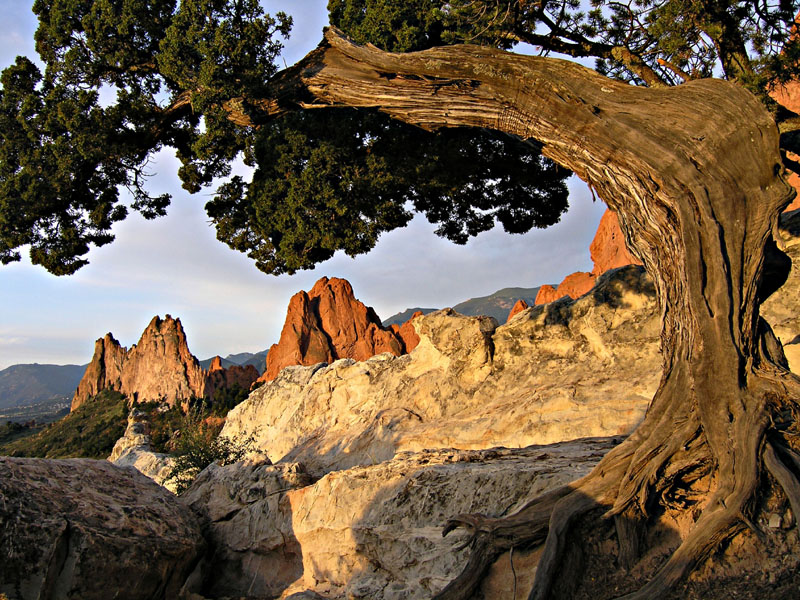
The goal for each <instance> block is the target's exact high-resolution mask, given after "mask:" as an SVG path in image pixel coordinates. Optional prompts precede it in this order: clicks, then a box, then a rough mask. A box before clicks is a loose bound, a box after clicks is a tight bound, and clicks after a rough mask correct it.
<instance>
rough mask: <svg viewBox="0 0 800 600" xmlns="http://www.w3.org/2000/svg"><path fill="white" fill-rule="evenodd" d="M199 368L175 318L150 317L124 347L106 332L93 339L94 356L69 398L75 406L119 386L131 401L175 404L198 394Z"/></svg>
mask: <svg viewBox="0 0 800 600" xmlns="http://www.w3.org/2000/svg"><path fill="white" fill-rule="evenodd" d="M204 388H205V371H204V370H203V368H202V367H201V366H200V363H199V362H198V360H197V358H195V356H194V355H193V354H192V353H191V352H189V346H188V344H187V342H186V333H185V332H184V331H183V325H181V321H180V319H173V318H172V317H171V316H170V315H167V316H166V318H164V319H161V318H160V317H153V319H152V320H151V321H150V323H149V324H148V326H147V327H146V328H145V330H144V332H143V333H142V337H141V338H140V339H139V343H138V344H136V345H135V346H133V347H132V348H131V349H130V350H126V349H125V348H123V347H122V346H120V344H119V342H117V341H116V340H115V339H114V337H113V336H112V335H111V334H110V333H109V334H107V335H106V336H105V337H104V338H101V339H99V340H97V342H95V350H94V356H93V357H92V361H91V362H90V363H89V366H88V367H87V368H86V372H85V373H84V375H83V379H81V381H80V383H79V384H78V389H77V390H76V392H75V395H74V397H73V398H72V410H75V409H76V408H78V407H79V406H81V405H82V404H83V403H84V402H86V401H87V400H88V399H89V398H91V397H92V396H94V395H95V394H97V393H99V392H101V391H103V390H116V391H119V392H121V393H123V394H125V395H126V396H128V398H130V399H131V400H132V401H134V402H146V401H148V400H166V401H167V402H168V403H169V404H175V403H176V402H179V401H181V400H188V399H189V398H191V397H197V398H202V397H203V393H204Z"/></svg>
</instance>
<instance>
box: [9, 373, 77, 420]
mask: <svg viewBox="0 0 800 600" xmlns="http://www.w3.org/2000/svg"><path fill="white" fill-rule="evenodd" d="M85 370H86V365H40V364H36V363H34V364H29V365H11V366H10V367H8V368H7V369H3V370H2V371H0V409H5V408H13V407H16V406H23V405H29V404H35V403H39V402H47V401H51V400H52V401H55V400H63V399H65V398H71V397H72V394H74V393H75V388H77V387H78V382H79V381H80V380H81V377H82V376H83V372H84V371H85Z"/></svg>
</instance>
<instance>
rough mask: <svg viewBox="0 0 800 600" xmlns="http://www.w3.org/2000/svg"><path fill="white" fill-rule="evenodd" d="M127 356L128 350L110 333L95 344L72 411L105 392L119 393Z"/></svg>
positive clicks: (76, 391) (74, 397) (79, 384)
mask: <svg viewBox="0 0 800 600" xmlns="http://www.w3.org/2000/svg"><path fill="white" fill-rule="evenodd" d="M126 354H127V350H126V349H125V348H123V347H122V346H120V344H119V342H118V341H117V340H115V339H114V336H113V335H111V334H110V333H107V334H106V335H105V337H102V338H100V339H99V340H97V341H96V342H95V343H94V354H93V355H92V361H91V362H90V363H89V365H88V366H87V367H86V371H85V372H84V373H83V378H82V379H81V380H80V382H79V383H78V389H77V390H75V394H74V395H73V397H72V406H71V409H70V410H75V409H76V408H78V407H79V406H80V405H81V404H83V403H84V402H86V400H87V399H89V398H91V397H92V396H95V395H97V394H99V393H100V392H101V391H103V390H116V391H119V390H120V388H121V387H122V367H123V365H124V363H125V356H126Z"/></svg>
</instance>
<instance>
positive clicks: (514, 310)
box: [506, 298, 528, 323]
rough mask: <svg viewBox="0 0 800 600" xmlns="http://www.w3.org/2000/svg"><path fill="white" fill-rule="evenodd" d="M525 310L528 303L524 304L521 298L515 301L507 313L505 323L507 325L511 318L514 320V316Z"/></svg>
mask: <svg viewBox="0 0 800 600" xmlns="http://www.w3.org/2000/svg"><path fill="white" fill-rule="evenodd" d="M526 308H528V303H527V302H525V300H523V299H522V298H520V299H519V300H517V301H516V302H515V303H514V306H512V307H511V310H510V311H508V318H507V319H506V323H508V322H509V321H510V320H511V319H512V318H514V317H515V316H516V315H518V314H519V313H521V312H522V311H523V310H525V309H526Z"/></svg>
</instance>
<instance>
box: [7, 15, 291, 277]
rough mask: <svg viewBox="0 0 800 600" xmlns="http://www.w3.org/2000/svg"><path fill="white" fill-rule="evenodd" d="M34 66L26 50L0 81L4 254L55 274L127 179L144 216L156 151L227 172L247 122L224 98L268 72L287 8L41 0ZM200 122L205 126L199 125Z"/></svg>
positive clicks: (77, 251)
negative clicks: (265, 11) (23, 252)
mask: <svg viewBox="0 0 800 600" xmlns="http://www.w3.org/2000/svg"><path fill="white" fill-rule="evenodd" d="M33 10H34V12H35V13H36V14H37V16H38V17H39V28H38V30H37V32H36V49H37V52H38V53H39V55H40V57H41V59H42V61H43V62H44V63H45V71H44V73H41V72H40V70H39V69H38V68H37V67H36V66H35V65H34V64H33V63H32V62H31V61H30V60H28V59H27V58H23V57H20V58H18V59H17V61H16V63H15V64H14V65H13V66H11V67H9V68H7V69H5V70H4V71H3V73H2V79H1V81H2V87H3V89H2V91H0V261H2V262H3V263H9V262H12V261H17V260H19V259H20V254H19V248H20V247H21V246H24V245H27V244H30V246H31V250H30V254H31V260H32V261H33V262H34V263H35V264H40V265H42V266H44V267H45V268H46V269H47V270H49V271H51V272H52V273H55V274H59V275H62V274H68V273H73V272H74V271H76V270H77V269H79V268H80V267H81V266H83V265H85V264H86V260H85V259H84V258H83V257H84V256H85V255H86V253H87V252H88V251H89V247H90V245H95V246H102V245H104V244H107V243H109V242H110V241H112V240H113V235H112V233H111V231H110V230H111V226H112V224H113V223H115V222H117V221H120V220H122V219H124V218H125V216H126V215H127V212H128V208H127V207H126V206H125V205H124V204H123V203H121V202H120V195H119V189H120V188H121V187H124V188H127V189H128V191H129V192H130V193H131V196H132V201H131V202H130V207H131V208H133V209H135V210H138V211H139V212H140V213H141V214H142V215H143V216H145V217H146V218H154V217H156V216H159V215H163V214H165V210H166V207H167V206H168V204H169V196H158V197H151V196H149V195H148V194H147V192H146V190H145V187H144V183H145V180H146V178H147V175H148V173H147V168H146V167H147V162H148V158H149V157H150V156H151V155H152V154H153V153H154V152H156V151H158V150H159V149H160V148H161V147H162V146H171V147H173V148H175V149H176V151H177V154H178V157H179V158H180V159H181V162H182V163H183V166H182V167H181V169H180V173H179V174H180V175H181V178H182V179H183V183H184V186H185V187H186V188H187V189H189V190H191V191H197V190H198V189H200V186H202V185H204V184H207V183H208V182H210V181H211V179H212V178H213V177H216V176H220V175H226V174H227V173H228V172H229V169H230V167H229V163H230V160H231V159H232V158H233V157H235V156H236V154H237V153H238V152H240V151H241V150H243V149H244V148H245V146H246V143H247V139H248V133H249V132H248V131H247V130H246V129H245V128H240V127H236V126H234V125H233V124H232V123H231V122H230V121H229V120H228V119H227V114H226V113H225V112H224V111H223V109H222V107H221V106H220V103H221V102H222V101H224V100H227V99H229V98H231V97H233V96H237V95H240V94H241V93H242V92H243V91H248V92H251V93H252V92H257V90H258V89H261V87H262V86H263V83H264V81H265V80H266V78H268V77H269V75H270V74H271V73H273V72H274V70H275V67H274V65H273V60H274V58H275V56H276V55H277V53H278V52H279V51H280V44H279V43H278V42H277V41H275V40H274V39H273V36H274V35H275V34H277V33H281V34H286V33H287V32H288V29H289V26H290V20H289V19H288V18H286V17H285V16H284V15H281V14H279V15H277V18H276V19H272V18H269V17H267V16H264V15H262V13H261V9H260V7H259V4H258V2H257V1H256V0H237V1H235V2H233V1H225V0H184V1H182V2H181V3H180V4H177V3H176V2H175V1H174V0H154V1H151V2H128V1H121V0H37V1H36V2H35V3H34V6H33ZM201 125H202V127H201Z"/></svg>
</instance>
